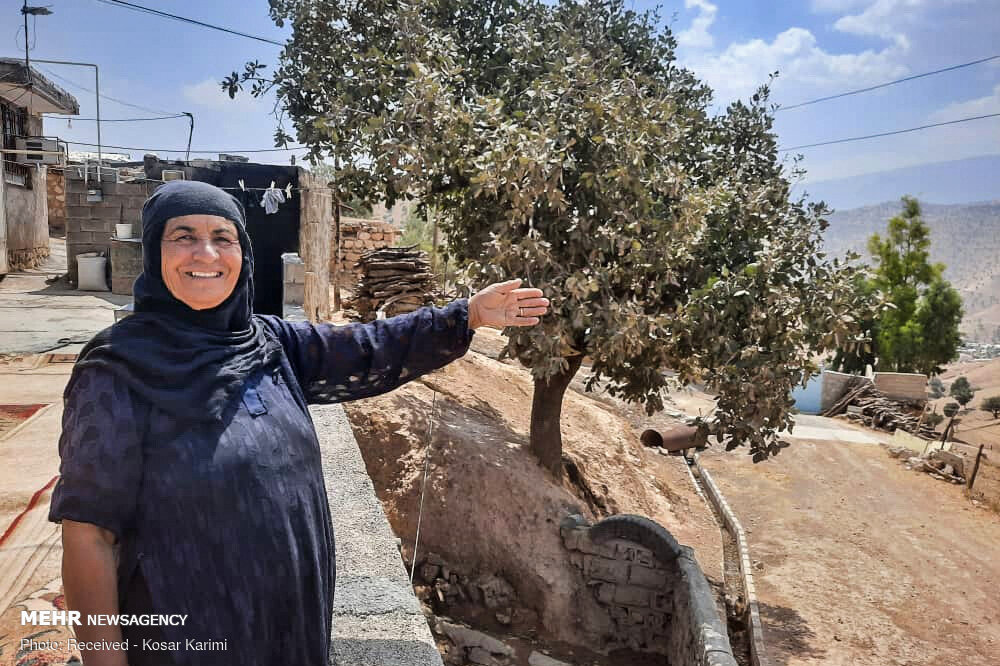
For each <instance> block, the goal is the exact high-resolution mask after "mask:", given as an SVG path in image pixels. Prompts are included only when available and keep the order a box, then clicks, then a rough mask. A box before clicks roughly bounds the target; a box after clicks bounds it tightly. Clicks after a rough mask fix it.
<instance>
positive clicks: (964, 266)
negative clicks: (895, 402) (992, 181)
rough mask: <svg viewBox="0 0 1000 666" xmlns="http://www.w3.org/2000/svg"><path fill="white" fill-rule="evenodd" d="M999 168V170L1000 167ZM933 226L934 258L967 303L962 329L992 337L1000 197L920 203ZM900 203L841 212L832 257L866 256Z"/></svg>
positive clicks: (998, 292)
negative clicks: (982, 200)
mask: <svg viewBox="0 0 1000 666" xmlns="http://www.w3.org/2000/svg"><path fill="white" fill-rule="evenodd" d="M998 173H1000V172H998ZM921 208H922V210H923V217H924V220H925V221H926V222H927V225H928V226H929V227H930V230H931V260H932V261H935V262H941V263H943V264H944V265H945V266H946V268H945V277H946V278H947V279H948V280H949V281H950V282H951V283H952V285H953V286H954V287H955V288H956V289H958V291H959V293H960V294H961V295H962V300H963V302H964V304H965V319H964V320H963V323H962V329H963V331H964V332H965V333H966V334H967V335H969V336H970V337H971V338H972V339H974V340H977V341H980V342H990V341H991V340H992V338H993V336H994V334H995V332H996V331H997V330H998V329H1000V201H992V202H986V203H975V204H956V205H941V204H931V203H926V204H925V203H923V202H921ZM900 209H901V205H900V203H899V202H898V201H897V202H891V203H890V202H887V203H881V204H878V205H875V206H864V207H862V208H854V209H851V210H843V211H838V212H835V213H833V214H831V215H830V216H829V217H828V219H829V221H830V227H829V228H828V229H827V230H826V233H825V234H824V243H825V245H826V248H827V251H828V252H829V253H830V254H831V255H833V256H840V255H843V254H844V253H845V252H847V251H848V250H854V251H856V252H859V253H861V254H862V255H864V256H866V257H867V250H866V246H867V244H868V238H870V237H871V235H872V234H874V233H881V234H884V233H885V230H886V226H887V224H888V222H889V218H891V217H893V216H894V215H897V214H899V212H900Z"/></svg>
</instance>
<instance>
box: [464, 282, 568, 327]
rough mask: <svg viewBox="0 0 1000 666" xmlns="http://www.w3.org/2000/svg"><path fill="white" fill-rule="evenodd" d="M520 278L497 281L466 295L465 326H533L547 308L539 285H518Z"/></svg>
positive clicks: (547, 305) (545, 299) (547, 301)
mask: <svg viewBox="0 0 1000 666" xmlns="http://www.w3.org/2000/svg"><path fill="white" fill-rule="evenodd" d="M520 286H521V280H508V281H507V282H497V283H496V284H491V285H490V286H488V287H486V288H484V289H483V290H482V291H479V292H477V293H476V294H475V295H474V296H473V297H472V298H470V299H469V328H471V329H473V330H475V329H477V328H479V327H480V326H492V327H493V328H504V327H506V326H534V325H535V324H537V323H538V322H539V321H541V319H540V317H542V316H543V315H544V314H546V313H547V312H548V311H549V299H547V298H543V297H542V290H541V289H534V288H530V287H526V288H524V289H519V288H518V287H520Z"/></svg>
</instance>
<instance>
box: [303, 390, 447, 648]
mask: <svg viewBox="0 0 1000 666" xmlns="http://www.w3.org/2000/svg"><path fill="white" fill-rule="evenodd" d="M309 412H310V414H311V415H312V419H313V422H314V423H315V425H316V432H317V434H318V435H319V443H320V452H321V455H322V458H323V476H324V478H325V481H326V489H327V493H328V496H329V502H330V513H331V515H332V516H333V528H334V533H335V534H336V539H337V594H336V602H335V604H334V608H333V644H332V645H331V648H330V652H331V654H330V659H331V663H333V664H336V665H337V666H372V665H374V664H378V665H379V666H442V661H441V655H440V654H439V653H438V650H437V646H436V645H435V643H434V639H433V637H432V636H431V632H430V628H429V627H428V625H427V620H426V618H425V617H424V614H423V612H422V611H421V609H420V603H419V602H418V601H417V598H416V597H415V596H414V594H413V588H412V587H410V582H409V578H408V577H407V575H406V570H405V569H404V568H403V560H402V558H401V557H400V554H399V540H398V539H397V538H396V536H395V535H394V534H393V532H392V528H391V527H390V526H389V521H388V519H387V518H386V517H385V513H384V512H383V511H382V505H381V503H379V500H378V497H376V495H375V488H374V486H373V485H372V482H371V479H370V478H369V477H368V471H367V469H366V468H365V462H364V459H363V458H362V457H361V450H360V449H359V448H358V442H357V440H356V439H355V438H354V433H353V432H352V430H351V424H350V423H349V422H348V420H347V415H346V414H345V413H344V408H343V407H342V406H341V405H314V406H311V407H310V408H309Z"/></svg>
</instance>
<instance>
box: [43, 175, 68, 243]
mask: <svg viewBox="0 0 1000 666" xmlns="http://www.w3.org/2000/svg"><path fill="white" fill-rule="evenodd" d="M46 185H47V187H48V191H47V193H46V194H47V196H48V200H49V231H51V232H53V233H56V234H63V233H66V177H65V175H64V174H63V171H62V169H59V168H52V167H49V173H48V177H47V178H46Z"/></svg>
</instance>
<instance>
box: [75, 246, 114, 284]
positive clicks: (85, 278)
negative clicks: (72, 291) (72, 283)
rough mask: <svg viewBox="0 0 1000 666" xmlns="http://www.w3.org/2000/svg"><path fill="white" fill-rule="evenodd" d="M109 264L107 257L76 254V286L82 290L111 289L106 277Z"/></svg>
mask: <svg viewBox="0 0 1000 666" xmlns="http://www.w3.org/2000/svg"><path fill="white" fill-rule="evenodd" d="M107 265H108V258H107V257H88V256H86V255H83V254H78V255H76V269H77V281H76V288H77V289H79V290H80V291H110V290H109V289H108V281H107V279H106V278H105V277H104V273H105V268H106V267H107Z"/></svg>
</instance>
